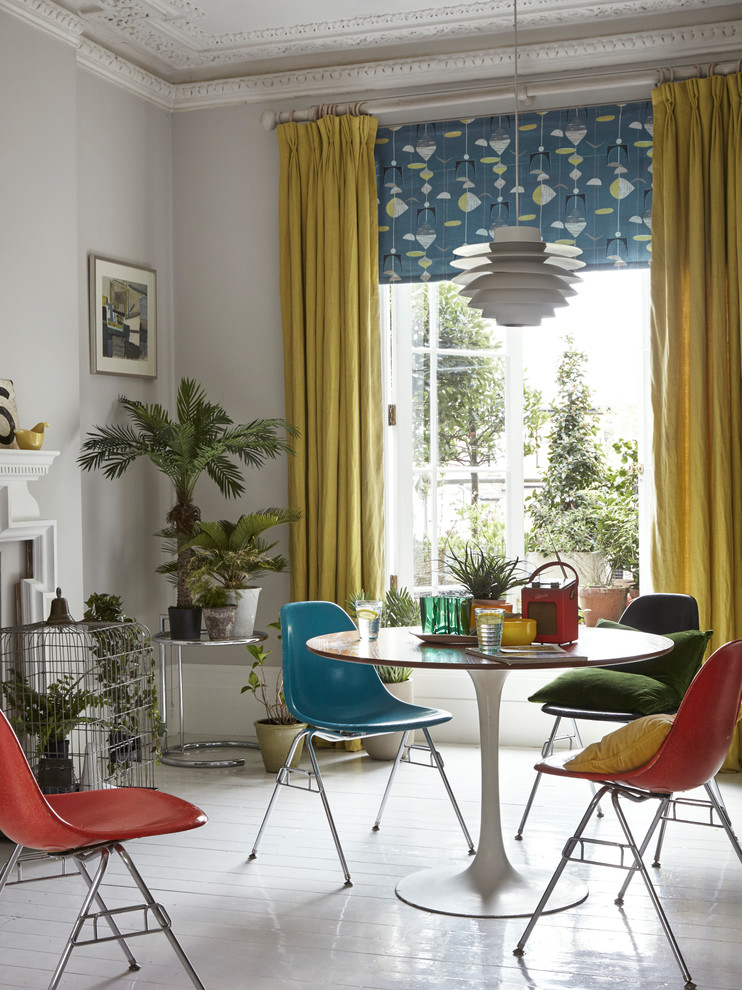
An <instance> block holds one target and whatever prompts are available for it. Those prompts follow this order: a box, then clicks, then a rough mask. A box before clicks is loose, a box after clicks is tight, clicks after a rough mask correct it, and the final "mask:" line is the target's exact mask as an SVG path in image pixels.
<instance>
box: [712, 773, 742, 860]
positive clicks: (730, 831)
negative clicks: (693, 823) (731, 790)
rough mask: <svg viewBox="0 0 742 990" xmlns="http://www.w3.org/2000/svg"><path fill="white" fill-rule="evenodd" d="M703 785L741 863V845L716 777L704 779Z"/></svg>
mask: <svg viewBox="0 0 742 990" xmlns="http://www.w3.org/2000/svg"><path fill="white" fill-rule="evenodd" d="M704 787H705V788H706V793H707V794H708V796H709V800H710V801H711V804H712V805H713V807H714V810H715V811H716V814H717V815H718V816H719V821H720V822H721V825H722V828H723V829H724V831H725V832H726V833H727V835H728V836H729V841H730V842H731V843H732V848H733V849H734V851H735V852H736V854H737V858H738V859H739V861H740V862H741V863H742V847H740V844H739V839H738V838H737V836H736V834H735V832H734V828H733V826H732V820H731V818H730V817H729V812H728V811H727V806H726V805H725V804H724V798H723V797H722V796H721V791H720V790H719V785H718V784H717V782H716V778H715V777H712V778H711V780H708V781H706V783H705V784H704Z"/></svg>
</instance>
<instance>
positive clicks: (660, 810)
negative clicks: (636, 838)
mask: <svg viewBox="0 0 742 990" xmlns="http://www.w3.org/2000/svg"><path fill="white" fill-rule="evenodd" d="M671 800H672V795H668V796H667V797H666V798H662V799H660V801H659V803H658V805H657V811H656V812H655V815H654V818H653V819H652V822H651V824H650V826H649V828H648V829H647V834H646V835H645V836H644V838H643V839H642V844H641V845H640V846H639V856H640V857H641V859H642V861H643V860H644V853H645V852H646V851H647V847H648V846H649V843H650V842H651V841H652V836H653V835H654V833H655V831H656V829H657V826H658V825H660V824H662V825H664V824H665V818H664V816H665V813H666V811H667V809H668V807H669V805H670V801H671ZM653 865H657V864H653ZM637 871H638V866H637V865H636V863H634V866H633V867H630V868H629V872H628V875H627V876H626V879H625V880H624V882H623V884H622V885H621V889H620V890H619V892H618V894H617V895H616V897H615V899H614V901H613V903H614V904H618V905H619V907H620V906H621V905H622V904H623V902H624V897H625V896H626V891H627V890H628V889H629V884H630V883H631V881H632V880H633V879H634V874H635V873H636V872H637Z"/></svg>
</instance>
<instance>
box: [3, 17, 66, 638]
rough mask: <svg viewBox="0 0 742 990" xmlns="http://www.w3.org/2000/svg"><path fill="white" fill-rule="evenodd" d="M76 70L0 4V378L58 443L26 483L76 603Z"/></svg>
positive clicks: (56, 46) (27, 420) (29, 417)
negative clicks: (51, 533)
mask: <svg viewBox="0 0 742 990" xmlns="http://www.w3.org/2000/svg"><path fill="white" fill-rule="evenodd" d="M76 79H77V67H76V64H75V52H74V49H72V48H71V47H69V46H67V45H64V44H62V43H60V42H59V41H56V40H54V39H52V38H51V37H49V36H48V35H46V34H43V33H41V32H39V31H36V30H34V29H33V28H31V27H29V26H27V25H25V24H24V23H23V22H22V21H20V20H18V19H16V18H15V17H12V16H11V15H9V14H6V13H4V12H0V135H1V136H2V138H1V144H0V148H1V150H0V287H1V297H2V311H1V312H2V316H1V317H0V378H11V379H13V381H14V384H15V391H16V403H17V407H18V416H19V420H20V423H21V426H22V427H24V428H28V427H29V426H33V425H34V424H35V423H36V422H38V421H39V420H48V422H49V424H50V426H49V430H48V431H47V440H46V443H45V446H46V447H47V448H48V449H49V450H58V451H60V456H59V457H58V458H57V459H56V461H55V462H54V464H53V465H52V467H51V469H50V472H49V474H48V475H47V476H46V477H45V478H42V479H41V480H40V481H38V482H34V483H33V485H32V488H31V489H30V490H31V493H32V495H33V497H34V498H35V499H36V500H37V501H38V503H39V509H40V511H41V516H42V518H50V519H56V520H57V521H58V530H57V534H58V536H57V539H58V561H59V568H58V575H57V577H58V581H59V583H60V584H61V586H62V588H63V590H64V593H65V595H66V596H68V597H69V599H70V603H71V604H73V603H74V605H75V607H76V608H79V605H80V604H81V601H82V584H83V577H82V540H81V536H82V526H81V514H80V475H79V472H78V470H77V468H76V466H75V457H76V455H77V450H78V446H79V412H78V407H79V398H78V396H79V388H80V373H79V354H78V327H79V322H80V318H81V314H80V310H79V298H78V249H77V145H76V125H77V105H76ZM4 560H6V561H7V562H8V563H9V564H11V561H12V555H10V554H4ZM15 566H17V562H13V563H12V566H10V567H8V568H7V569H6V568H4V575H3V583H4V585H5V588H6V589H7V588H8V587H12V585H13V583H14V582H15V581H16V580H17V579H18V577H20V576H21V575H19V574H14V573H13V570H14V569H15ZM4 597H5V599H6V602H7V601H8V600H9V595H8V594H6V595H5V596H4ZM4 612H5V609H4ZM10 619H11V621H15V617H14V616H12V615H11V616H10Z"/></svg>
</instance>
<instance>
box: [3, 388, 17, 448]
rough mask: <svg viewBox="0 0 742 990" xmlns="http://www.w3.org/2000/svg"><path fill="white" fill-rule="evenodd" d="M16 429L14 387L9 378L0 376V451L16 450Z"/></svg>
mask: <svg viewBox="0 0 742 990" xmlns="http://www.w3.org/2000/svg"><path fill="white" fill-rule="evenodd" d="M17 429H18V410H17V409H16V407H15V389H14V388H13V382H12V381H11V380H10V379H9V378H0V451H2V450H18V443H17V441H16V438H15V431H16V430H17Z"/></svg>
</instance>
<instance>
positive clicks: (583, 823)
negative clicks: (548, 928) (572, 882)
mask: <svg viewBox="0 0 742 990" xmlns="http://www.w3.org/2000/svg"><path fill="white" fill-rule="evenodd" d="M607 790H608V787H601V789H600V790H599V791H598V792H597V794H595V795H594V796H593V799H592V800H591V802H590V804H589V805H588V806H587V811H586V812H585V814H584V815H583V816H582V819H581V820H580V824H579V825H578V826H577V831H576V832H575V834H574V835H573V836H572V838H570V839H568V840H567V843H566V845H565V846H564V849H563V850H562V858H561V859H560V860H559V863H558V865H557V868H556V870H554V873H553V875H552V878H551V880H549V883H548V884H547V886H546V890H545V891H544V892H543V894H542V895H541V900H540V901H539V902H538V904H537V905H536V909H535V911H534V912H533V914H532V915H531V917H530V919H529V921H528V924H527V925H526V927H525V930H524V932H523V934H522V935H521V937H520V939H519V940H518V944H517V945H516V947H515V948H514V949H513V955H514V956H522V955H523V953H524V951H525V946H526V942H527V941H528V939H529V938H530V937H531V932H532V931H533V929H534V928H535V926H536V922H537V921H538V919H539V918H540V917H541V915H542V914H543V912H544V908H545V907H546V904H547V902H548V900H549V898H550V897H551V895H552V893H553V892H554V888H555V887H556V885H557V882H558V880H559V878H560V877H561V875H562V873H564V869H565V867H566V865H567V863H568V862H569V860H570V856H571V854H572V850H573V849H574V847H575V846H576V845H577V843H578V841H579V839H580V837H581V835H582V833H583V832H584V831H585V829H586V828H587V825H588V822H589V821H590V819H591V818H592V816H593V814H594V812H595V809H596V808H597V806H598V803H599V802H600V800H601V798H602V797H603V795H604V794H605V792H606V791H607Z"/></svg>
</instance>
